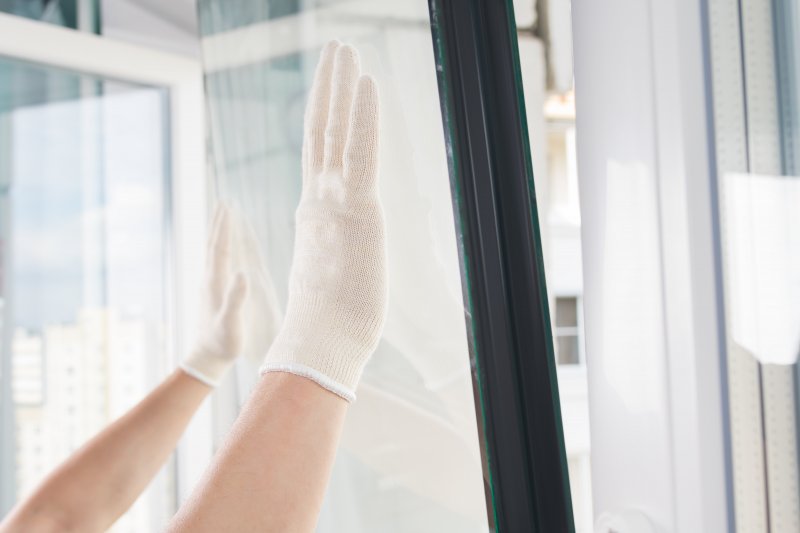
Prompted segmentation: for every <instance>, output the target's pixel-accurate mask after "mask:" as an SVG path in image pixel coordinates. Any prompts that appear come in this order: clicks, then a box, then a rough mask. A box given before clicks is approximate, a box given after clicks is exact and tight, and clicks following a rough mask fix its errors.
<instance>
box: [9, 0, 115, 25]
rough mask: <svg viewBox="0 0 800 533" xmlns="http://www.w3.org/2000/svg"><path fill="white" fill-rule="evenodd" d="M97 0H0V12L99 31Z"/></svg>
mask: <svg viewBox="0 0 800 533" xmlns="http://www.w3.org/2000/svg"><path fill="white" fill-rule="evenodd" d="M98 2H99V0H0V13H8V14H10V15H17V16H19V17H25V18H29V19H33V20H38V21H40V22H47V23H49V24H55V25H56V26H64V27H65V28H72V29H76V30H81V31H87V32H90V33H100V25H99V17H98V13H99V9H98V5H99V4H98Z"/></svg>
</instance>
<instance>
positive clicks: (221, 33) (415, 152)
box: [200, 0, 488, 533]
mask: <svg viewBox="0 0 800 533" xmlns="http://www.w3.org/2000/svg"><path fill="white" fill-rule="evenodd" d="M256 4H257V5H256ZM237 5H238V4H237ZM200 17H201V28H203V32H204V34H205V37H204V39H203V49H204V52H205V55H204V60H205V67H206V87H207V95H208V106H209V109H210V119H211V139H212V147H213V161H214V171H215V172H216V181H215V188H216V191H217V193H218V195H219V197H220V198H222V199H223V200H225V201H226V202H228V203H230V204H233V205H235V206H237V207H238V208H239V209H241V210H242V211H243V212H244V213H245V218H246V219H247V222H248V223H249V225H250V226H251V227H252V229H253V231H254V232H255V233H256V234H257V236H258V238H259V241H260V243H261V245H262V248H263V251H264V256H265V257H264V259H265V263H266V266H267V268H268V270H269V273H270V277H271V279H272V280H273V282H274V290H275V292H276V294H277V298H278V300H279V302H280V304H281V305H282V306H283V305H285V302H286V293H287V277H288V273H289V267H290V261H291V258H292V247H293V238H294V210H295V208H296V206H297V203H298V200H299V197H300V186H301V168H300V152H301V143H302V134H303V132H302V124H303V109H304V106H305V100H306V95H307V91H308V89H309V84H310V82H311V78H312V75H313V72H314V68H315V66H316V62H317V59H318V57H319V52H320V49H321V47H322V46H323V45H324V44H325V43H326V42H327V41H328V40H330V39H332V38H336V39H339V40H340V41H342V42H346V43H352V44H354V45H355V46H356V47H357V48H358V49H359V51H360V54H361V63H362V69H363V70H364V71H365V72H368V73H370V74H372V75H373V76H375V77H376V79H377V80H378V83H379V85H380V90H381V106H382V109H381V176H380V189H381V198H382V201H383V205H384V207H385V211H386V218H387V230H388V235H389V242H388V248H389V250H388V254H389V280H390V288H389V293H390V297H389V301H390V303H389V315H388V321H387V325H386V329H385V332H384V337H383V339H382V342H381V344H380V346H379V348H378V350H377V353H375V355H374V356H373V358H372V360H371V361H370V363H369V364H368V365H367V368H366V371H365V375H364V377H363V379H362V382H361V385H360V387H359V390H358V391H357V393H358V396H359V399H358V400H357V401H356V402H355V403H354V404H353V405H352V407H351V408H350V413H349V415H348V422H347V425H346V428H345V433H344V437H343V440H342V446H341V448H340V451H339V455H338V459H337V463H336V466H335V468H334V472H333V477H332V481H331V485H330V490H329V492H328V495H327V501H326V503H325V505H324V508H323V511H322V515H321V518H320V522H319V531H348V532H353V533H358V532H372V531H382V532H397V533H402V532H409V533H410V532H415V533H419V532H436V533H442V532H458V533H465V532H480V531H487V530H488V520H487V513H486V504H485V494H484V479H483V474H482V467H481V453H480V446H479V439H478V425H477V421H476V416H475V408H474V404H475V401H474V399H473V396H472V378H471V369H470V359H469V350H468V344H467V334H466V329H465V320H464V309H463V304H462V293H461V279H460V273H459V263H458V261H459V259H458V249H457V245H456V237H455V230H454V219H453V212H452V207H451V197H450V184H449V178H448V168H447V159H446V155H447V148H446V146H445V143H444V135H443V129H442V123H441V113H440V108H439V96H438V94H439V93H438V88H437V80H436V67H435V63H434V58H433V46H432V43H431V30H430V23H429V19H428V4H427V2H426V1H424V0H413V1H410V2H393V1H390V0H379V1H376V0H370V1H352V0H350V1H348V0H345V1H337V2H285V1H277V0H276V1H271V2H259V3H255V4H253V3H247V4H246V5H245V4H243V5H240V9H237V10H232V9H230V8H229V4H228V3H227V2H225V1H223V0H202V1H201V2H200ZM262 357H263V354H262ZM259 362H260V361H256V362H252V363H251V364H252V365H253V369H251V370H250V371H249V372H247V373H246V374H247V375H251V376H255V375H256V372H255V366H256V365H257V364H258V363H259ZM243 374H245V373H244V372H243ZM246 385H247V384H245V383H243V384H242V391H241V396H242V397H244V396H245V395H246V392H247V391H246Z"/></svg>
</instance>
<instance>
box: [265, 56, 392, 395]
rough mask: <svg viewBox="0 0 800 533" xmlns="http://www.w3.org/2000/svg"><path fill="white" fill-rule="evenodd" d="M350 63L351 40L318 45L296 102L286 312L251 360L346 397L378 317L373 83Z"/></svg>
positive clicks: (382, 310)
mask: <svg viewBox="0 0 800 533" xmlns="http://www.w3.org/2000/svg"><path fill="white" fill-rule="evenodd" d="M360 70H361V69H360V67H359V60H358V53H357V52H356V50H355V49H354V48H353V47H352V46H347V45H341V44H340V43H338V42H331V43H328V45H327V46H325V48H324V49H323V51H322V57H321V59H320V62H319V65H318V66H317V72H316V75H315V79H314V85H313V87H312V91H311V97H310V100H309V103H308V106H307V108H306V119H305V138H304V141H303V194H302V197H301V199H300V205H299V206H298V208H297V213H296V226H297V229H296V236H295V243H294V247H295V248H294V260H293V263H292V271H291V275H290V279H289V301H288V304H287V309H286V318H285V320H284V323H283V326H282V328H281V331H280V333H279V334H278V337H277V339H276V340H275V342H274V344H273V345H272V347H271V348H270V350H269V352H268V353H267V357H266V361H265V362H264V365H263V366H262V367H261V371H262V373H263V372H270V371H282V372H291V373H294V374H297V375H300V376H304V377H306V378H309V379H312V380H314V381H316V382H317V383H319V384H320V385H322V386H323V387H325V388H326V389H328V390H330V391H332V392H334V393H336V394H338V395H339V396H341V397H342V398H344V399H346V400H348V401H352V400H354V399H355V388H356V385H357V384H358V380H359V378H360V377H361V372H362V370H363V368H364V365H365V364H366V362H367V359H369V357H370V355H372V353H373V352H374V351H375V348H376V347H377V345H378V341H379V340H380V337H381V331H382V330H383V324H384V321H385V317H386V249H385V224H384V217H383V208H382V207H381V204H380V201H379V199H378V189H377V179H378V89H377V86H376V84H375V81H374V80H373V79H372V78H371V77H369V76H362V75H360Z"/></svg>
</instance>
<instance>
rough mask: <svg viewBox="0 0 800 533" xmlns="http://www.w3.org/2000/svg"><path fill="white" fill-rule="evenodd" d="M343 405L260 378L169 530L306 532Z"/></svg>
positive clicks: (297, 384) (302, 384)
mask: <svg viewBox="0 0 800 533" xmlns="http://www.w3.org/2000/svg"><path fill="white" fill-rule="evenodd" d="M347 405H348V404H347V402H345V401H344V400H343V399H342V398H340V397H338V396H336V395H334V394H332V393H331V392H329V391H327V390H325V389H323V388H321V387H320V386H318V385H317V384H315V383H313V382H311V381H309V380H307V379H305V378H301V377H298V376H295V375H293V374H285V373H280V372H274V373H268V374H266V375H264V376H263V377H262V378H261V380H260V381H259V384H258V385H257V387H256V390H255V392H254V393H253V395H252V397H251V398H250V401H249V402H248V404H247V405H246V406H245V408H244V410H243V411H242V414H241V415H240V417H239V419H238V420H237V422H236V425H235V426H234V429H233V431H232V433H231V435H230V437H229V439H228V441H227V443H226V445H225V446H224V448H223V449H222V450H220V452H219V454H218V456H217V458H216V460H215V462H214V465H213V466H212V468H211V469H210V470H209V471H208V473H207V474H206V479H205V480H204V482H203V483H202V484H201V486H200V488H199V489H198V490H197V492H196V493H195V494H194V495H193V496H192V498H191V500H190V501H189V502H187V504H186V505H184V507H183V508H182V509H181V511H180V512H179V514H178V515H177V516H176V517H175V519H174V520H173V523H172V525H171V527H170V528H169V531H171V532H184V531H191V532H193V533H194V532H197V533H202V532H205V531H208V532H216V531H243V532H246V531H259V532H273V531H274V532H281V533H283V532H310V531H313V530H314V527H315V525H316V522H317V516H318V514H319V510H320V507H321V505H322V499H323V495H324V493H325V487H326V486H327V484H328V478H329V476H330V471H331V468H332V465H333V460H334V457H335V455H336V447H337V444H338V442H339V436H340V433H341V429H342V424H343V423H344V417H345V413H346V411H347Z"/></svg>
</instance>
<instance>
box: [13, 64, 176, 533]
mask: <svg viewBox="0 0 800 533" xmlns="http://www.w3.org/2000/svg"><path fill="white" fill-rule="evenodd" d="M0 87H2V89H0V273H2V281H1V283H2V284H1V285H0V291H2V292H0V310H2V313H3V314H2V322H0V326H2V329H0V331H1V332H2V345H0V358H2V366H1V367H0V368H2V372H0V380H2V382H0V391H2V393H3V394H4V395H5V396H4V398H3V404H4V405H9V404H8V403H6V402H8V401H9V400H11V401H12V403H11V404H10V406H11V409H6V410H5V411H4V412H3V417H2V428H1V429H0V438H2V442H0V444H2V450H3V455H2V463H0V476H2V482H3V486H4V487H6V488H8V489H9V490H8V492H4V496H5V498H4V501H3V502H2V503H3V511H6V510H7V509H8V508H9V507H10V506H11V505H13V503H14V498H15V497H16V498H19V497H22V496H24V495H25V494H27V493H28V492H30V491H31V489H33V488H34V486H35V485H36V484H37V483H38V482H39V481H40V480H41V479H42V477H43V476H44V475H46V474H47V473H48V472H49V471H50V470H52V469H53V468H54V467H55V466H56V465H57V464H58V463H60V462H61V461H62V460H64V459H65V458H66V457H67V456H68V455H69V454H70V453H71V452H73V451H74V450H75V449H76V448H77V447H79V446H80V445H81V444H83V442H85V441H86V440H87V439H88V438H89V437H91V436H92V435H94V434H95V433H96V432H97V431H99V430H100V429H102V428H103V427H105V425H106V424H107V423H108V422H110V421H111V420H112V419H113V418H115V417H117V416H119V415H120V414H121V413H122V412H124V411H125V410H127V409H128V408H130V407H131V406H132V405H133V404H134V403H135V402H136V401H138V400H139V399H140V398H141V397H142V396H143V395H144V394H145V393H146V392H147V391H148V390H149V389H150V388H151V387H152V385H153V384H154V383H155V382H157V381H158V379H159V378H160V377H161V376H163V375H164V371H165V370H167V368H168V367H170V366H171V364H170V362H169V358H168V357H165V353H166V338H165V311H164V307H165V296H166V280H165V275H164V268H165V264H166V257H165V246H166V239H165V229H166V218H165V205H166V204H165V203H166V200H167V176H166V170H165V169H166V168H167V166H166V162H167V152H166V146H167V139H166V130H165V127H164V126H165V120H166V116H167V115H166V113H167V109H166V104H165V102H166V100H165V94H164V91H162V90H161V89H157V88H150V87H140V86H133V85H128V84H123V83H117V82H107V81H104V80H101V79H97V78H93V77H90V76H82V75H78V74H74V73H69V72H65V71H59V70H53V69H48V68H44V67H41V66H37V65H32V64H26V63H21V62H16V61H10V60H5V59H0ZM171 483H172V481H171V478H170V477H169V476H168V475H165V474H162V475H161V476H160V477H159V478H158V479H157V480H156V482H155V483H154V484H153V485H152V486H151V489H149V491H148V492H146V493H145V494H144V495H143V496H142V497H141V498H140V500H139V501H138V502H137V503H136V504H135V505H134V507H133V508H132V509H131V510H130V512H128V513H127V514H126V515H125V516H124V517H123V518H121V519H120V521H119V522H117V524H116V525H115V526H114V528H113V529H112V530H111V531H113V532H140V531H154V530H157V529H159V528H160V527H162V526H163V524H164V523H165V521H166V519H167V518H168V517H169V516H170V514H171V512H172V510H173V505H174V502H173V501H172V498H171V497H170V496H169V495H170V494H171V492H170V487H171Z"/></svg>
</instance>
